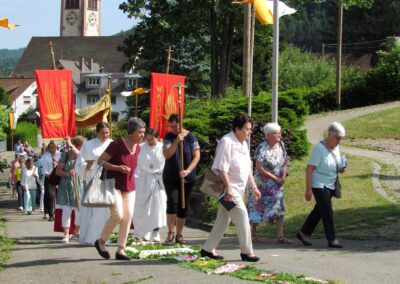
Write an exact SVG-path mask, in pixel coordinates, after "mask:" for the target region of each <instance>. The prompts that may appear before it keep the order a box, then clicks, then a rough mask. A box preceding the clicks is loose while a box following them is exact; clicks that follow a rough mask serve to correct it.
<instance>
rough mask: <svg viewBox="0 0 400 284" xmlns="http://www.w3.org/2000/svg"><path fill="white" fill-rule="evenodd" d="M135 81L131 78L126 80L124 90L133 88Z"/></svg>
mask: <svg viewBox="0 0 400 284" xmlns="http://www.w3.org/2000/svg"><path fill="white" fill-rule="evenodd" d="M135 81H136V80H135V79H132V78H128V79H126V88H132V87H133V86H135Z"/></svg>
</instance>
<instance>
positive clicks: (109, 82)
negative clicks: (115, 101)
mask: <svg viewBox="0 0 400 284" xmlns="http://www.w3.org/2000/svg"><path fill="white" fill-rule="evenodd" d="M107 78H108V84H107V85H108V96H109V97H108V98H109V99H110V111H109V113H108V123H109V124H110V138H112V115H111V111H112V109H111V74H109V75H108V77H107Z"/></svg>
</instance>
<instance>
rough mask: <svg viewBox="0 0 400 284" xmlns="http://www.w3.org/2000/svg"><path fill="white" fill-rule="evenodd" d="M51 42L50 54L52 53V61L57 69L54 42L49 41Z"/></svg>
mask: <svg viewBox="0 0 400 284" xmlns="http://www.w3.org/2000/svg"><path fill="white" fill-rule="evenodd" d="M49 44H50V54H51V61H52V63H53V69H54V70H56V69H57V68H56V60H55V58H54V49H53V42H52V41H49Z"/></svg>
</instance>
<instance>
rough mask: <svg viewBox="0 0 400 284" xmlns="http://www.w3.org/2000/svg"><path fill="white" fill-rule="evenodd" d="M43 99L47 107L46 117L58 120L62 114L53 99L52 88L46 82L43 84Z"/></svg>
mask: <svg viewBox="0 0 400 284" xmlns="http://www.w3.org/2000/svg"><path fill="white" fill-rule="evenodd" d="M44 100H45V102H46V104H47V107H48V114H46V116H47V118H48V119H50V120H59V119H60V118H61V116H62V114H61V109H60V107H59V105H58V104H57V102H56V100H55V97H54V94H53V90H52V89H51V88H50V86H49V84H48V83H47V82H46V84H45V86H44Z"/></svg>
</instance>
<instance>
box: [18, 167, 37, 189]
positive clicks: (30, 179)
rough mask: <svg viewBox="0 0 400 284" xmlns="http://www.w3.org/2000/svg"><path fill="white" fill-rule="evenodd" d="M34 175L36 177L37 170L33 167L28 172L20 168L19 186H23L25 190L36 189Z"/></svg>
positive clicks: (24, 168)
mask: <svg viewBox="0 0 400 284" xmlns="http://www.w3.org/2000/svg"><path fill="white" fill-rule="evenodd" d="M35 175H36V176H37V177H38V176H39V174H38V169H37V167H35V166H34V167H33V168H32V169H30V170H28V169H27V168H26V167H23V168H22V177H21V185H22V186H25V188H27V189H35V188H37V185H36V179H35Z"/></svg>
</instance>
